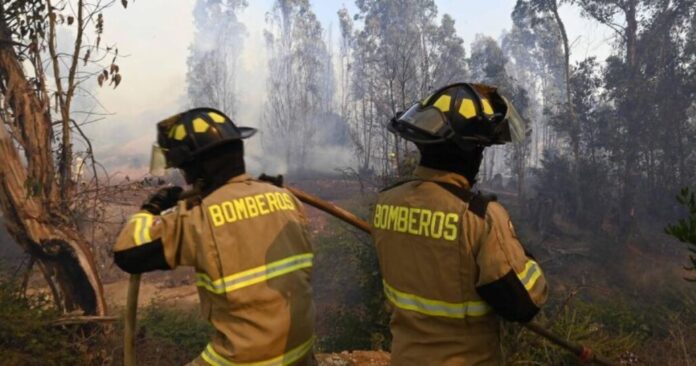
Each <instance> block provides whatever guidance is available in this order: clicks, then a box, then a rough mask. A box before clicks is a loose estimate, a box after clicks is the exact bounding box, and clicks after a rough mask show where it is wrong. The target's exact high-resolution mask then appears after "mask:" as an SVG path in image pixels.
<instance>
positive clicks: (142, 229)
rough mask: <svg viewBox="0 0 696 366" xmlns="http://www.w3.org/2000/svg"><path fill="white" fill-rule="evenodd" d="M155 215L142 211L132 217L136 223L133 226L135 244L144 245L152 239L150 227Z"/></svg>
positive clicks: (132, 220)
mask: <svg viewBox="0 0 696 366" xmlns="http://www.w3.org/2000/svg"><path fill="white" fill-rule="evenodd" d="M154 217H155V216H154V215H152V214H150V213H146V212H141V213H137V214H135V215H133V217H131V222H133V223H135V226H134V228H133V242H135V245H136V246H138V245H142V244H145V243H149V242H151V241H152V237H151V236H150V227H151V226H152V223H153V221H154Z"/></svg>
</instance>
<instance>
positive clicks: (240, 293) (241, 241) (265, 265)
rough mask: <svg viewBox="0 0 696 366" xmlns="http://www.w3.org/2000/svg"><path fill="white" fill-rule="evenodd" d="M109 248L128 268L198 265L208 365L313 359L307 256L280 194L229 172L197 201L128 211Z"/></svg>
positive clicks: (290, 203) (296, 207) (299, 218)
mask: <svg viewBox="0 0 696 366" xmlns="http://www.w3.org/2000/svg"><path fill="white" fill-rule="evenodd" d="M114 252H115V259H116V263H117V264H119V266H121V267H122V268H124V269H125V270H127V271H129V272H131V273H138V272H145V271H149V270H153V269H168V268H175V267H177V266H192V267H194V268H195V269H196V280H197V282H196V285H197V286H198V293H199V296H200V301H201V310H202V313H203V316H204V317H205V318H206V319H208V320H209V321H210V322H211V323H212V325H213V326H214V327H215V330H216V332H215V335H214V336H213V339H212V341H211V342H210V344H209V345H208V346H207V348H206V349H205V350H204V351H203V353H202V354H201V356H200V358H201V359H202V360H204V361H205V362H207V363H208V364H210V365H214V366H231V365H247V364H253V365H257V366H263V365H269V366H270V365H274V366H275V365H278V366H280V365H309V364H311V363H310V359H311V358H313V356H312V345H313V342H314V306H313V302H312V290H311V287H310V270H311V266H312V258H313V254H312V247H311V245H310V242H309V240H308V237H307V233H306V231H305V218H304V216H303V213H302V207H301V204H300V202H299V201H298V200H297V199H296V198H295V197H294V196H293V195H292V194H290V193H289V192H288V191H287V190H285V189H283V188H278V187H276V186H273V185H271V184H268V183H264V182H259V181H255V180H252V179H250V178H249V176H248V175H246V174H244V175H241V176H238V177H235V178H233V179H231V180H230V181H229V182H228V183H227V184H226V185H225V186H222V187H220V188H219V189H217V190H216V191H214V192H213V193H211V194H210V195H208V196H206V197H205V198H203V200H202V202H201V203H200V204H199V205H195V206H193V207H187V204H186V203H185V202H183V201H180V202H179V204H178V206H177V207H175V208H174V209H172V210H169V211H168V212H166V211H165V212H163V213H162V214H161V215H159V216H154V215H151V214H149V213H147V212H145V211H141V212H139V213H137V214H135V215H134V216H133V217H132V218H131V220H130V222H129V223H128V225H127V226H126V227H125V228H124V229H123V231H122V232H121V234H120V236H119V238H118V242H117V243H116V246H115V247H114ZM199 362H200V360H199Z"/></svg>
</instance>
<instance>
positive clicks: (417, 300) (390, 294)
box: [382, 281, 491, 319]
mask: <svg viewBox="0 0 696 366" xmlns="http://www.w3.org/2000/svg"><path fill="white" fill-rule="evenodd" d="M382 283H383V284H384V293H385V295H386V296H387V298H388V299H389V301H391V302H392V303H393V304H394V306H396V307H398V308H400V309H405V310H411V311H415V312H418V313H421V314H425V315H432V316H443V317H447V318H458V319H464V318H466V317H467V316H484V315H486V314H488V313H490V312H491V308H490V306H488V304H486V302H484V301H466V302H461V303H452V302H445V301H439V300H431V299H426V298H424V297H420V296H417V295H413V294H408V293H405V292H401V291H399V290H396V289H395V288H393V287H391V286H390V285H389V284H387V282H386V281H382Z"/></svg>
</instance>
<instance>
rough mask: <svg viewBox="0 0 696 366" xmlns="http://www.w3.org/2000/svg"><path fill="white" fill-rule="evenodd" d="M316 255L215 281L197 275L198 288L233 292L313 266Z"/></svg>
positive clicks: (300, 255) (214, 291) (283, 261)
mask: <svg viewBox="0 0 696 366" xmlns="http://www.w3.org/2000/svg"><path fill="white" fill-rule="evenodd" d="M313 258H314V254H312V253H305V254H299V255H294V256H292V257H287V258H285V259H281V260H279V261H275V262H271V263H269V264H266V265H263V266H259V267H255V268H252V269H248V270H246V271H243V272H239V273H235V274H233V275H229V276H227V277H223V278H220V279H218V280H215V281H213V280H212V279H211V278H210V277H209V276H208V275H207V274H205V273H196V286H198V287H204V288H205V289H207V290H208V291H210V292H212V293H215V294H223V293H225V292H232V291H235V290H239V289H240V288H243V287H247V286H251V285H254V284H257V283H259V282H263V281H267V280H270V279H271V278H275V277H279V276H282V275H284V274H288V273H290V272H294V271H297V270H299V269H302V268H307V267H311V266H312V259H313Z"/></svg>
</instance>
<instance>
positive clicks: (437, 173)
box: [413, 165, 471, 189]
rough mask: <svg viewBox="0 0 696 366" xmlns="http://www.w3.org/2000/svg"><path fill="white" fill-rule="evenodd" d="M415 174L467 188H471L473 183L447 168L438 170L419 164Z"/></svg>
mask: <svg viewBox="0 0 696 366" xmlns="http://www.w3.org/2000/svg"><path fill="white" fill-rule="evenodd" d="M413 175H415V176H416V178H420V179H423V180H433V181H437V182H443V183H449V184H454V185H456V186H458V187H461V188H465V189H471V185H470V184H469V181H468V180H467V179H466V177H464V176H463V175H459V174H457V173H453V172H449V171H446V170H438V169H433V168H428V167H424V166H422V165H419V166H418V167H417V168H416V170H415V171H414V172H413Z"/></svg>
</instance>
